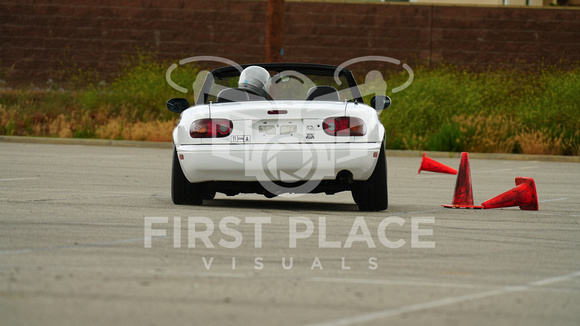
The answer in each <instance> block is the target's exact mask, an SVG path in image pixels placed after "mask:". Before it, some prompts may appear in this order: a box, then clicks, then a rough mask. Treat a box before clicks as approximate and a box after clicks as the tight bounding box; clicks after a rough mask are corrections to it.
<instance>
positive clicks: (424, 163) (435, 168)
mask: <svg viewBox="0 0 580 326" xmlns="http://www.w3.org/2000/svg"><path fill="white" fill-rule="evenodd" d="M421 171H431V172H439V173H447V174H457V170H455V169H453V168H450V167H448V166H447V165H445V164H442V163H439V162H437V161H435V160H432V159H430V158H428V157H427V156H426V153H425V152H423V160H421V166H420V167H419V172H417V173H421Z"/></svg>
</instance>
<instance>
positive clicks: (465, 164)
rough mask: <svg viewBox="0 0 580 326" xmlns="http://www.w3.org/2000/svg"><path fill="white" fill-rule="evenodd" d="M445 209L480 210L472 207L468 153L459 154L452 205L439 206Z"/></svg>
mask: <svg viewBox="0 0 580 326" xmlns="http://www.w3.org/2000/svg"><path fill="white" fill-rule="evenodd" d="M441 206H443V207H446V208H482V207H481V206H474V205H473V190H472V188H471V170H470V169H469V153H466V152H463V153H461V162H460V163H459V172H458V173H457V181H455V193H454V194H453V204H452V205H441Z"/></svg>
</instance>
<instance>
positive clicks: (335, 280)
mask: <svg viewBox="0 0 580 326" xmlns="http://www.w3.org/2000/svg"><path fill="white" fill-rule="evenodd" d="M305 280H306V281H311V282H328V283H343V284H373V285H400V286H417V287H437V288H452V289H489V285H476V284H461V283H442V282H424V281H403V280H372V279H352V278H333V277H311V278H306V279H305Z"/></svg>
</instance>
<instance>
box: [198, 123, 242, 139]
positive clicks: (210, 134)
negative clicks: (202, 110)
mask: <svg viewBox="0 0 580 326" xmlns="http://www.w3.org/2000/svg"><path fill="white" fill-rule="evenodd" d="M233 127H234V124H233V122H231V121H230V120H227V119H199V120H195V121H194V122H193V123H192V124H191V127H190V128H189V134H190V135H191V137H192V138H222V137H227V136H229V135H230V134H231V133H232V128H233Z"/></svg>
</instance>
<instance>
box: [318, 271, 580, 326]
mask: <svg viewBox="0 0 580 326" xmlns="http://www.w3.org/2000/svg"><path fill="white" fill-rule="evenodd" d="M578 276H580V271H577V272H574V273H570V274H566V275H561V276H556V277H551V278H546V279H543V280H540V281H536V282H530V283H527V284H525V285H517V286H506V287H502V288H500V289H497V290H491V291H485V292H479V293H473V294H467V295H462V296H458V297H451V298H446V299H440V300H435V301H430V302H424V303H418V304H414V305H408V306H402V307H399V308H395V309H388V310H383V311H377V312H371V313H368V314H362V315H358V316H353V317H348V318H342V319H337V320H334V321H330V322H324V323H318V324H308V325H307V326H347V325H354V324H358V323H364V322H368V321H373V320H377V319H382V318H387V317H392V316H397V315H401V314H404V313H409V312H415V311H420V310H425V309H431V308H438V307H442V306H447V305H451V304H456V303H460V302H466V301H472V300H477V299H483V298H488V297H493V296H499V295H504V294H508V293H512V292H521V291H527V290H530V289H532V288H534V287H537V286H544V285H548V284H552V283H558V282H562V281H567V280H570V279H572V278H574V277H578Z"/></svg>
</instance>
